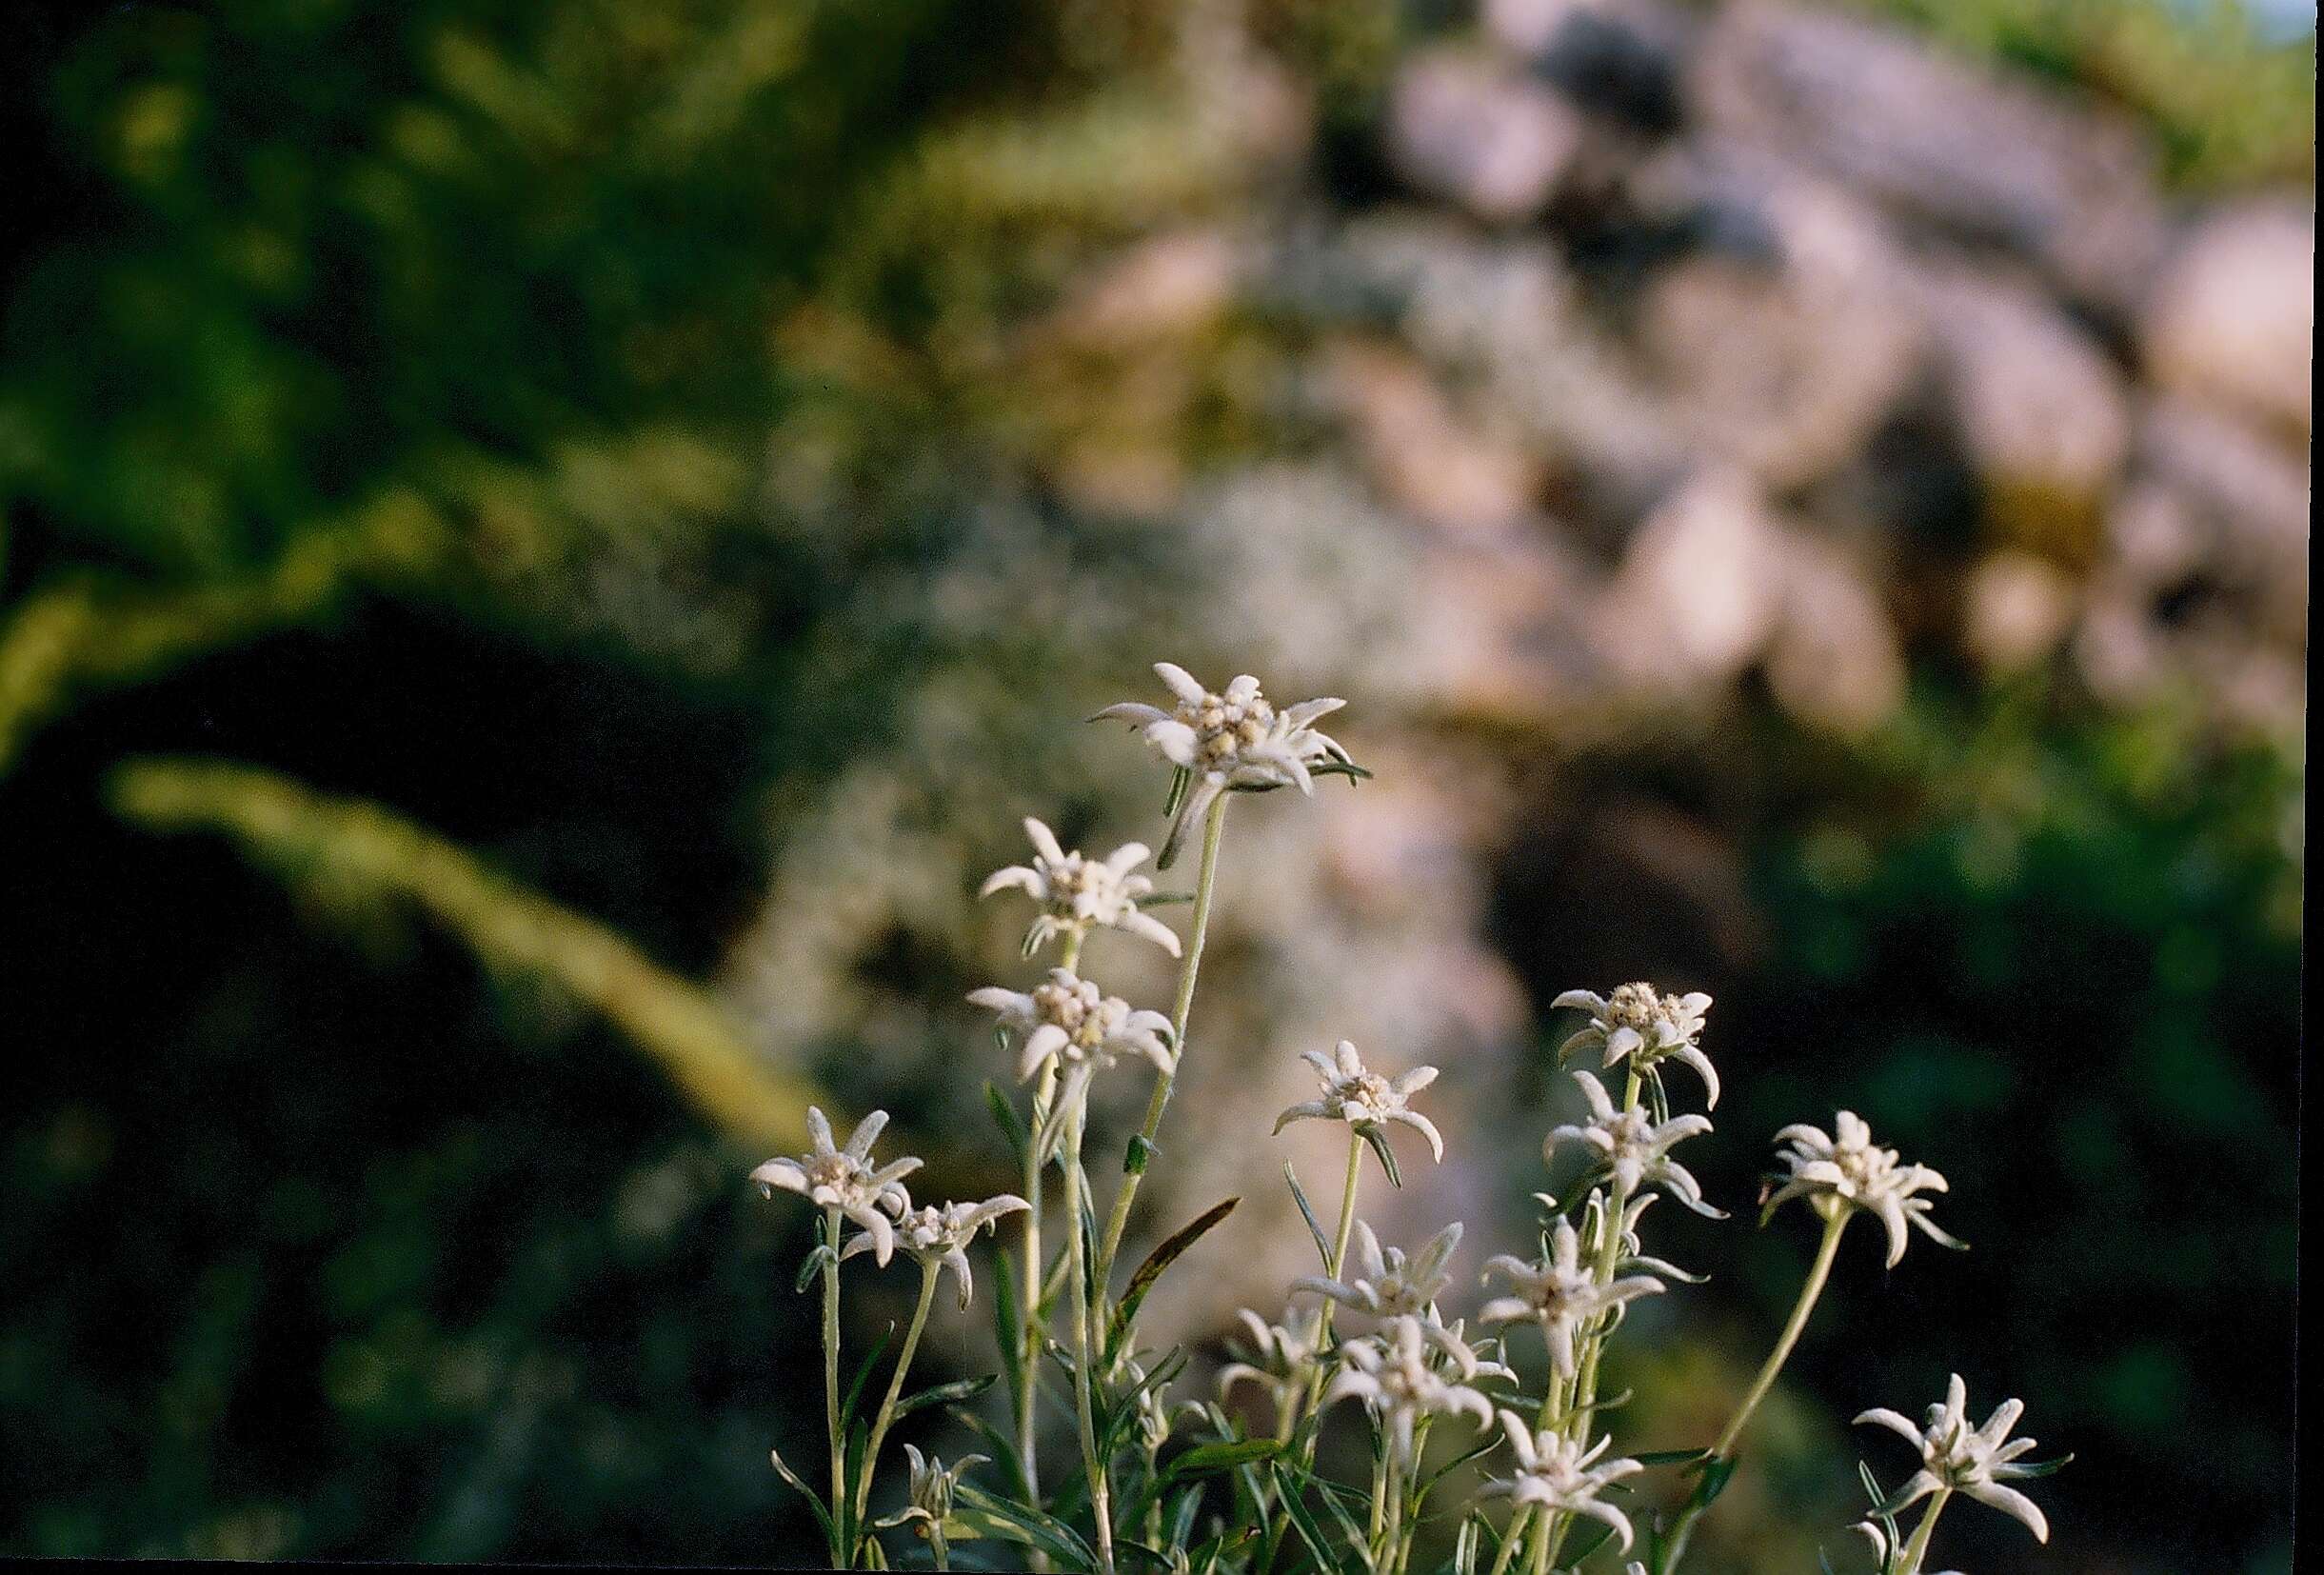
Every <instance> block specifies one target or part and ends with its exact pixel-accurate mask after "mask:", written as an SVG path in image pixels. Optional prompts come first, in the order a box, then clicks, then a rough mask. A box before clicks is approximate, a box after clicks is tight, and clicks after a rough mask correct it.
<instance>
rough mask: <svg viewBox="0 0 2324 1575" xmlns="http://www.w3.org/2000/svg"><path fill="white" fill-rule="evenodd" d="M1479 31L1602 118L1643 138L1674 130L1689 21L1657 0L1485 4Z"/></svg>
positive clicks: (1494, 0)
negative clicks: (1482, 29)
mask: <svg viewBox="0 0 2324 1575" xmlns="http://www.w3.org/2000/svg"><path fill="white" fill-rule="evenodd" d="M1483 21H1484V26H1485V30H1486V32H1487V33H1488V34H1489V35H1490V36H1491V37H1492V38H1493V39H1494V40H1495V41H1496V42H1498V43H1499V44H1500V46H1501V47H1502V48H1503V49H1506V50H1510V51H1511V52H1512V53H1515V54H1518V55H1520V56H1522V57H1524V58H1525V59H1526V60H1527V61H1528V62H1529V63H1530V64H1531V65H1532V67H1533V70H1534V72H1535V74H1536V75H1538V76H1539V78H1540V79H1541V80H1542V81H1544V82H1546V83H1548V84H1550V85H1551V86H1552V87H1554V88H1556V89H1557V90H1559V92H1560V93H1561V94H1563V95H1564V96H1565V97H1566V98H1567V99H1568V100H1569V101H1571V102H1572V103H1574V104H1576V105H1578V106H1579V107H1580V108H1582V109H1585V110H1589V111H1591V112H1592V113H1594V114H1597V115H1599V116H1602V117H1604V118H1605V119H1607V120H1609V121H1612V122H1615V123H1618V124H1620V125H1623V126H1627V127H1629V128H1631V129H1633V130H1638V131H1640V132H1645V133H1648V134H1651V135H1658V136H1659V135H1667V134H1669V133H1671V132H1673V131H1676V130H1678V129H1679V126H1680V124H1681V122H1682V121H1683V119H1684V116H1685V96H1684V94H1683V92H1682V91H1681V77H1682V73H1683V70H1684V53H1683V51H1684V49H1685V45H1686V42H1687V40H1688V38H1689V37H1690V36H1691V34H1692V33H1693V31H1694V25H1693V22H1692V19H1691V18H1690V17H1688V16H1687V15H1686V14H1685V13H1684V12H1682V11H1680V10H1677V9H1675V8H1673V7H1671V6H1667V5H1663V4H1660V3H1659V0H1485V5H1484V8H1483Z"/></svg>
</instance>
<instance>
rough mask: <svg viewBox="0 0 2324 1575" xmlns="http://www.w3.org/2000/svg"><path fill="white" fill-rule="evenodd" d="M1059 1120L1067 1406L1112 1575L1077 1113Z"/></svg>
mask: <svg viewBox="0 0 2324 1575" xmlns="http://www.w3.org/2000/svg"><path fill="white" fill-rule="evenodd" d="M1065 1120H1066V1121H1067V1123H1068V1124H1069V1125H1068V1126H1067V1127H1066V1130H1065V1216H1066V1226H1065V1241H1066V1252H1067V1254H1068V1265H1069V1266H1068V1268H1067V1270H1066V1277H1067V1278H1068V1279H1069V1280H1070V1281H1071V1290H1072V1294H1073V1406H1074V1416H1075V1420H1076V1422H1077V1423H1078V1425H1079V1426H1080V1429H1081V1435H1082V1469H1083V1471H1085V1472H1086V1473H1088V1476H1089V1508H1090V1513H1091V1515H1092V1516H1093V1517H1095V1519H1096V1521H1097V1529H1098V1571H1099V1575H1113V1572H1114V1513H1113V1495H1112V1494H1111V1492H1110V1491H1109V1490H1108V1487H1107V1484H1106V1472H1105V1463H1104V1461H1102V1460H1101V1459H1100V1458H1099V1456H1098V1424H1097V1417H1096V1415H1095V1411H1094V1407H1093V1406H1092V1404H1091V1401H1090V1384H1091V1378H1092V1375H1091V1373H1090V1367H1089V1361H1090V1325H1091V1322H1092V1320H1093V1317H1094V1309H1093V1308H1092V1307H1091V1306H1090V1304H1091V1303H1092V1302H1093V1301H1096V1300H1098V1294H1097V1292H1096V1291H1095V1289H1094V1287H1093V1285H1092V1282H1091V1279H1090V1276H1089V1273H1088V1267H1089V1266H1088V1264H1087V1263H1086V1261H1085V1254H1084V1253H1083V1246H1082V1230H1081V1219H1080V1215H1081V1211H1082V1199H1083V1196H1084V1195H1085V1194H1086V1192H1087V1190H1088V1186H1087V1184H1086V1183H1085V1182H1084V1181H1083V1172H1082V1112H1081V1111H1080V1110H1079V1109H1068V1110H1067V1111H1066V1113H1065Z"/></svg>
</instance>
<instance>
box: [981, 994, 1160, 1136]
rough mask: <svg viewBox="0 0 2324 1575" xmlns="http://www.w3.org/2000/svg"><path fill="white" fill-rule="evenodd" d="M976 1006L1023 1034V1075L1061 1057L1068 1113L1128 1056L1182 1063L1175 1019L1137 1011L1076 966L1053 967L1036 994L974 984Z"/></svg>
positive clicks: (1062, 1102)
mask: <svg viewBox="0 0 2324 1575" xmlns="http://www.w3.org/2000/svg"><path fill="white" fill-rule="evenodd" d="M968 1000H969V1003H970V1004H971V1005H973V1006H979V1007H987V1008H988V1009H990V1010H991V1011H993V1012H994V1013H996V1014H997V1015H998V1016H999V1017H1000V1019H1001V1026H1002V1027H1003V1028H1005V1029H1007V1030H1008V1031H1009V1032H1011V1033H1013V1034H1015V1035H1016V1036H1017V1076H1018V1078H1019V1080H1020V1081H1022V1080H1023V1079H1026V1078H1030V1077H1031V1076H1032V1075H1033V1074H1034V1073H1036V1072H1038V1071H1040V1070H1041V1068H1042V1067H1043V1064H1044V1063H1046V1062H1049V1061H1051V1060H1054V1061H1056V1062H1057V1064H1058V1067H1059V1068H1060V1081H1059V1085H1058V1087H1059V1097H1058V1102H1057V1106H1056V1108H1057V1110H1058V1111H1060V1112H1064V1111H1068V1110H1072V1109H1074V1108H1076V1107H1078V1106H1079V1105H1080V1104H1081V1100H1082V1097H1083V1094H1084V1093H1086V1092H1087V1090H1088V1087H1089V1080H1090V1078H1091V1077H1093V1076H1094V1075H1096V1074H1097V1073H1098V1072H1101V1071H1103V1070H1105V1069H1106V1068H1108V1067H1112V1066H1113V1065H1114V1064H1115V1063H1116V1062H1117V1061H1119V1060H1120V1059H1121V1058H1122V1056H1124V1055H1142V1056H1144V1057H1145V1058H1146V1059H1147V1060H1148V1061H1151V1062H1153V1063H1154V1065H1155V1066H1156V1067H1160V1068H1161V1069H1162V1070H1163V1071H1165V1072H1166V1071H1168V1070H1170V1069H1171V1067H1174V1066H1176V1065H1177V1063H1178V1052H1177V1050H1176V1049H1175V1048H1174V1047H1172V1045H1171V1034H1170V1019H1168V1018H1167V1017H1164V1016H1163V1015H1162V1013H1161V1012H1158V1011H1144V1010H1133V1009H1132V1008H1131V1007H1130V1004H1129V1003H1128V1002H1127V1001H1124V1000H1122V998H1121V997H1120V996H1118V995H1107V994H1105V993H1103V992H1102V991H1101V990H1100V989H1099V988H1098V987H1097V986H1096V985H1094V984H1092V983H1091V982H1090V981H1088V980H1086V979H1083V978H1082V977H1080V976H1079V975H1077V974H1075V973H1074V972H1073V971H1072V970H1071V969H1069V968H1051V969H1050V970H1049V977H1048V980H1047V981H1046V982H1045V983H1043V984H1041V985H1038V986H1036V987H1034V988H1033V991H1032V993H1031V994H1029V995H1028V994H1025V993H1023V992H1021V991H1018V990H1013V989H1006V988H1003V987H1001V986H999V985H988V986H986V987H984V988H983V989H979V990H971V991H970V992H969V995H968Z"/></svg>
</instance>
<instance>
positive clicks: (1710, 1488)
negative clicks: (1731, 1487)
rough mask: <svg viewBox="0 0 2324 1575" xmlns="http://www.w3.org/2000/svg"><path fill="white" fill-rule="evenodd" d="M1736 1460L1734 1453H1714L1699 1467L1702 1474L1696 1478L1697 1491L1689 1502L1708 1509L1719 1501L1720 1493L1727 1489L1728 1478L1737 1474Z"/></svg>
mask: <svg viewBox="0 0 2324 1575" xmlns="http://www.w3.org/2000/svg"><path fill="white" fill-rule="evenodd" d="M1735 1465H1736V1460H1735V1457H1734V1456H1732V1455H1727V1456H1719V1455H1713V1456H1712V1457H1711V1458H1710V1459H1708V1460H1706V1461H1704V1462H1703V1463H1702V1465H1700V1466H1699V1467H1698V1469H1699V1470H1700V1471H1701V1473H1702V1474H1701V1476H1699V1477H1698V1478H1697V1479H1696V1482H1695V1491H1694V1494H1693V1496H1692V1497H1691V1498H1690V1499H1689V1501H1688V1502H1689V1503H1692V1504H1695V1505H1699V1506H1700V1507H1702V1508H1704V1509H1708V1508H1710V1507H1711V1505H1714V1504H1716V1503H1718V1495H1719V1494H1721V1493H1723V1492H1725V1491H1726V1490H1727V1480H1728V1479H1729V1478H1730V1477H1732V1476H1734V1475H1735Z"/></svg>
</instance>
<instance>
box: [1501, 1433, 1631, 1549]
mask: <svg viewBox="0 0 2324 1575" xmlns="http://www.w3.org/2000/svg"><path fill="white" fill-rule="evenodd" d="M1500 1425H1501V1431H1502V1432H1504V1433H1506V1434H1508V1435H1509V1447H1510V1449H1511V1450H1512V1451H1513V1452H1514V1453H1515V1454H1516V1455H1517V1463H1518V1471H1517V1474H1516V1475H1515V1476H1513V1477H1510V1478H1507V1479H1506V1480H1495V1481H1490V1482H1487V1483H1485V1484H1484V1485H1481V1486H1480V1487H1479V1488H1478V1490H1477V1491H1478V1492H1479V1493H1480V1495H1491V1496H1493V1497H1496V1498H1508V1499H1510V1500H1513V1501H1514V1502H1516V1503H1518V1504H1520V1505H1527V1504H1535V1505H1540V1506H1541V1507H1542V1508H1544V1509H1562V1510H1564V1511H1565V1512H1566V1513H1567V1514H1570V1515H1588V1516H1590V1517H1592V1518H1593V1519H1595V1520H1601V1521H1603V1522H1605V1523H1606V1524H1607V1525H1610V1526H1612V1527H1614V1532H1615V1535H1617V1536H1619V1538H1621V1540H1622V1545H1621V1550H1622V1551H1623V1552H1625V1553H1627V1552H1628V1551H1629V1550H1630V1543H1631V1532H1630V1517H1629V1516H1627V1515H1625V1514H1623V1513H1622V1512H1621V1511H1620V1510H1619V1509H1617V1508H1615V1507H1614V1505H1610V1504H1608V1503H1606V1502H1605V1501H1604V1500H1602V1499H1600V1498H1599V1496H1598V1495H1599V1492H1600V1491H1601V1490H1602V1489H1603V1488H1604V1487H1605V1486H1606V1485H1607V1484H1608V1483H1614V1482H1619V1481H1620V1480H1621V1479H1622V1478H1624V1477H1626V1476H1630V1475H1632V1474H1633V1473H1635V1472H1639V1471H1643V1470H1645V1469H1646V1467H1645V1466H1644V1465H1640V1464H1639V1462H1637V1461H1635V1460H1610V1461H1607V1462H1606V1463H1605V1464H1604V1465H1594V1464H1592V1463H1593V1462H1595V1461H1596V1460H1597V1459H1598V1457H1599V1456H1600V1455H1602V1454H1604V1453H1605V1452H1606V1448H1607V1446H1608V1445H1611V1444H1613V1442H1614V1435H1613V1434H1611V1433H1609V1434H1607V1435H1606V1436H1605V1437H1604V1438H1601V1439H1599V1441H1598V1442H1597V1443H1596V1444H1594V1445H1591V1446H1590V1448H1589V1449H1588V1451H1587V1452H1586V1453H1585V1452H1584V1451H1583V1449H1582V1447H1581V1445H1580V1444H1579V1442H1578V1441H1576V1440H1573V1439H1569V1438H1567V1437H1565V1435H1564V1434H1562V1433H1559V1432H1541V1433H1536V1432H1533V1431H1531V1430H1530V1429H1528V1428H1527V1427H1526V1425H1525V1422H1524V1419H1523V1418H1521V1417H1520V1416H1519V1415H1518V1414H1517V1413H1516V1412H1515V1411H1503V1412H1501V1413H1500Z"/></svg>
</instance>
